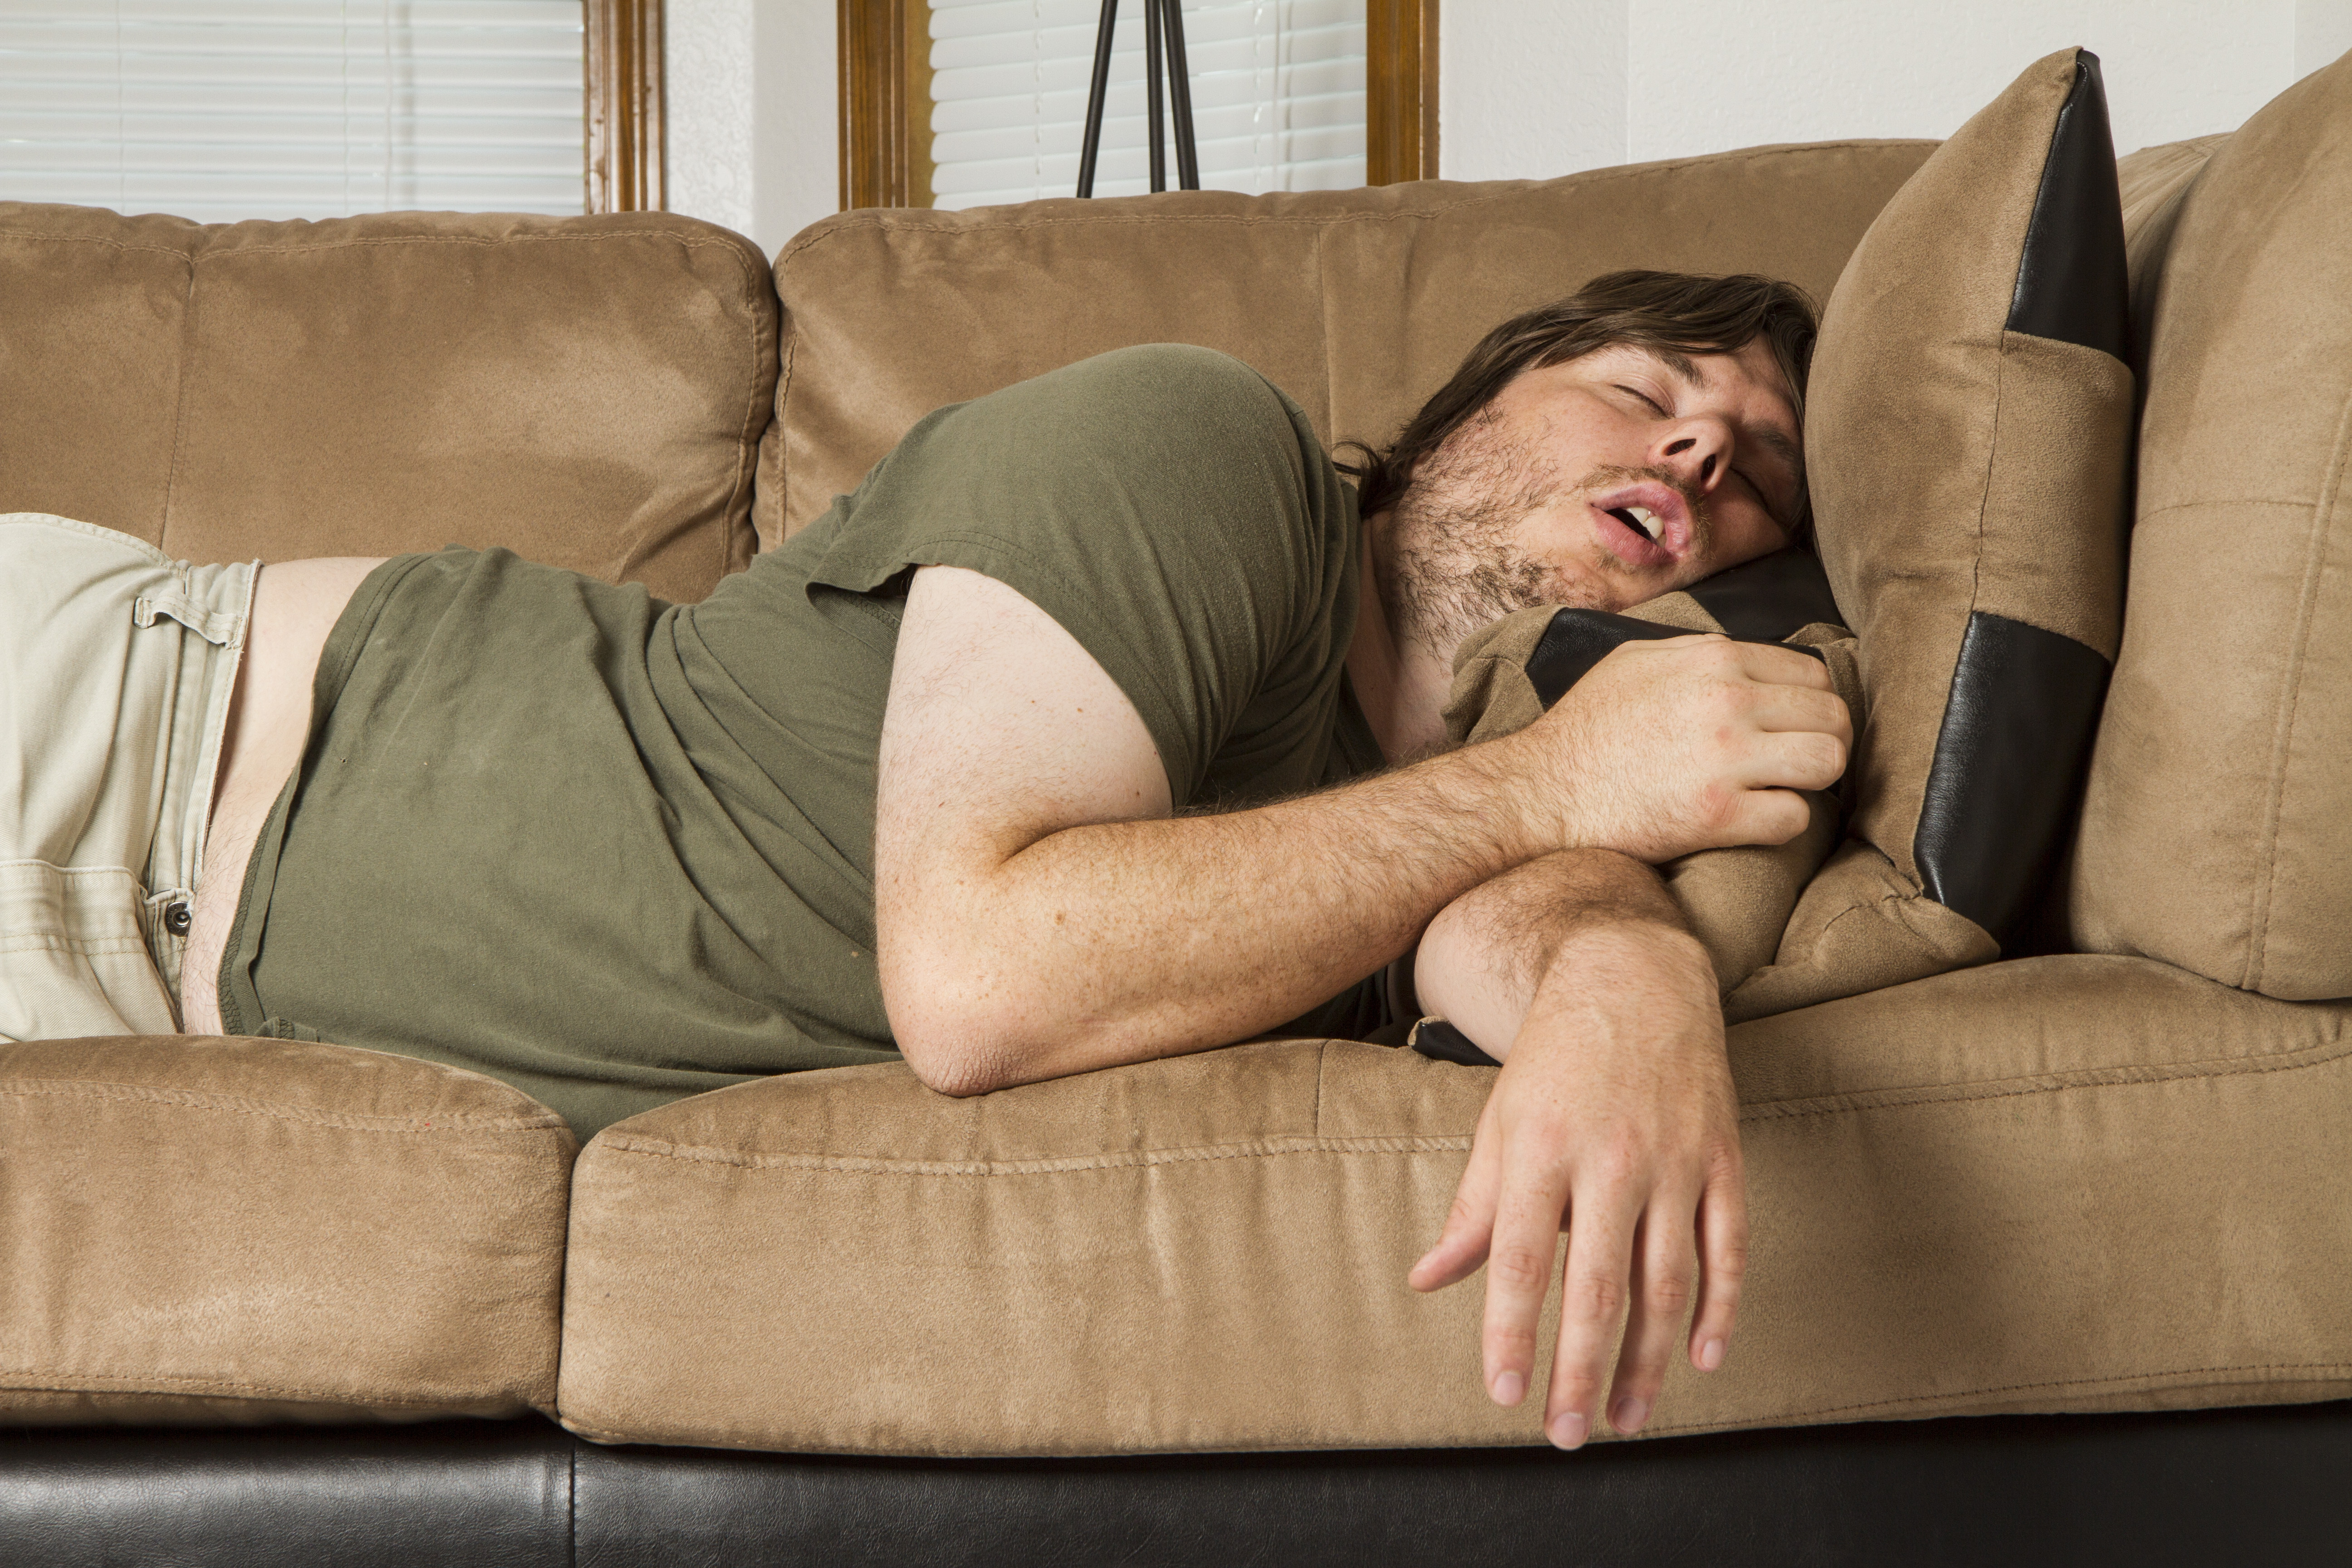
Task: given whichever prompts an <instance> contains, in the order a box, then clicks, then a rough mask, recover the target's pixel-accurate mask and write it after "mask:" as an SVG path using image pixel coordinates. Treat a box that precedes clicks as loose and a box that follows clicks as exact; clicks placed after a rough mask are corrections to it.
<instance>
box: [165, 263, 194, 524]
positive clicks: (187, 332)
mask: <svg viewBox="0 0 2352 1568" xmlns="http://www.w3.org/2000/svg"><path fill="white" fill-rule="evenodd" d="M181 259H182V261H183V262H184V264H185V269H186V274H187V288H186V291H185V292H184V294H183V295H182V296H181V300H180V356H179V358H180V363H179V374H177V375H176V376H174V377H173V387H172V458H171V461H170V462H169V463H167V464H166V465H165V466H164V468H163V515H162V516H161V517H159V518H157V519H156V520H155V545H156V548H157V549H159V550H162V549H163V541H164V539H165V538H167V537H168V536H169V535H170V533H171V529H172V499H173V496H174V495H175V494H176V493H177V492H178V490H179V488H180V454H181V452H182V451H183V450H184V448H185V447H186V443H187V436H188V384H189V383H190V382H192V381H194V379H195V370H196V352H197V343H198V341H199V340H198V337H197V333H196V257H195V252H194V251H193V250H192V251H189V252H186V253H185V254H184V255H183V256H182V258H181ZM165 553H166V554H169V553H171V552H169V551H168V550H166V551H165Z"/></svg>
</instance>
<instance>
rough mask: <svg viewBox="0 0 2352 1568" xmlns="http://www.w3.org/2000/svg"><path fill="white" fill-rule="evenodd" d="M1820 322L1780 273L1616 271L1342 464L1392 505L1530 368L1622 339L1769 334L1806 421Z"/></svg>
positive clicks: (1728, 340) (1374, 504) (1379, 505)
mask: <svg viewBox="0 0 2352 1568" xmlns="http://www.w3.org/2000/svg"><path fill="white" fill-rule="evenodd" d="M1819 330H1820V329H1819V324H1818V322H1817V321H1816V319H1815V316H1814V310H1813V301H1812V300H1811V298H1810V297H1809V296H1808V295H1807V294H1806V293H1805V291H1804V290H1803V289H1800V288H1798V287H1797V286H1796V285H1795V284H1793V283H1783V282H1781V281H1780V280H1779V279H1773V278H1759V277H1758V276H1756V275H1755V274H1753V273H1738V274H1735V275H1733V276H1731V277H1728V278H1703V277H1696V276H1694V275H1692V274H1690V273H1686V272H1638V271H1636V272H1611V273H1607V274H1605V275H1603V276H1601V277H1599V278H1595V279H1593V280H1592V281H1591V282H1590V283H1587V284H1586V285H1585V286H1584V287H1583V288H1581V289H1578V290H1577V291H1576V292H1575V293H1573V294H1570V296H1569V297H1568V298H1567V299H1565V300H1557V301H1555V302H1553V303H1552V304H1549V305H1542V306H1538V308H1536V309H1535V310H1529V311H1528V312H1527V313H1526V314H1524V315H1518V316H1514V317H1512V318H1511V319H1510V320H1509V321H1505V322H1504V323H1503V324H1502V325H1501V326H1499V327H1496V329H1495V330H1494V331H1491V332H1488V333H1487V334H1486V337H1485V338H1483V339H1481V340H1480V341H1479V343H1478V346H1477V347H1476V348H1475V349H1472V350H1471V351H1470V354H1469V357H1468V358H1466V359H1465V360H1464V361H1463V362H1462V368H1460V369H1459V370H1457V371H1455V372H1454V378H1453V379H1452V380H1451V381H1448V382H1447V383H1446V384H1444V386H1442V387H1440V388H1438V391H1437V395H1435V396H1434V397H1432V398H1431V399H1430V400H1429V401H1428V402H1427V403H1424V404H1423V405H1422V408H1421V412H1420V413H1418V414H1416V415H1414V416H1412V419H1411V420H1410V421H1409V422H1408V423H1407V424H1406V425H1405V427H1404V428H1403V429H1402V431H1400V432H1399V433H1398V435H1397V438H1396V440H1395V442H1394V443H1393V444H1392V445H1391V446H1390V447H1388V449H1387V450H1385V451H1374V450H1373V449H1372V448H1371V447H1367V446H1365V445H1364V444H1363V443H1362V442H1360V441H1343V442H1341V443H1340V447H1341V448H1342V449H1343V450H1344V449H1346V448H1349V447H1352V448H1353V449H1354V450H1355V451H1357V452H1358V453H1360V454H1361V455H1362V461H1361V462H1357V463H1341V464H1339V471H1340V472H1341V473H1343V474H1349V475H1351V476H1353V477H1354V479H1355V480H1356V489H1357V492H1358V509H1359V510H1360V511H1361V512H1362V514H1363V515H1364V516H1366V517H1370V515H1371V514H1372V513H1374V512H1376V511H1384V510H1387V509H1388V508H1390V507H1391V506H1394V505H1395V504H1396V502H1397V499H1398V498H1399V497H1401V496H1402V495H1403V494H1404V492H1405V490H1406V489H1407V488H1408V487H1409V486H1410V485H1411V484H1412V470H1413V466H1414V465H1415V464H1417V463H1419V462H1420V461H1421V459H1422V458H1425V457H1427V456H1428V455H1429V454H1430V453H1432V452H1433V451H1435V450H1437V448H1438V447H1441V446H1443V445H1444V443H1445V438H1446V437H1449V436H1451V435H1453V434H1454V431H1456V430H1458V429H1460V428H1461V427H1462V426H1463V425H1464V424H1465V422H1466V421H1467V420H1469V418H1470V417H1471V416H1473V415H1475V414H1476V413H1477V412H1478V411H1479V410H1480V409H1482V408H1484V407H1486V405H1487V404H1488V403H1489V402H1490V401H1492V400H1493V398H1494V396H1495V395H1496V393H1498V392H1500V391H1502V390H1503V388H1504V387H1506V386H1507V385H1509V384H1511V382H1513V381H1514V380H1516V379H1517V377H1518V376H1519V375H1520V374H1522V373H1523V372H1526V371H1530V370H1542V369H1544V368H1546V367H1547V366H1550V365H1555V364H1564V363H1567V362H1568V361H1570V360H1572V359H1580V358H1581V357H1583V356H1584V355H1586V354H1589V353H1593V352H1594V351H1595V350H1597V349H1605V348H1609V347H1612V346H1613V345H1615V344H1618V343H1632V344H1633V345H1634V346H1636V347H1639V348H1645V349H1654V350H1657V351H1659V352H1661V353H1675V354H1727V353H1738V351H1739V350H1741V349H1743V348H1746V347H1747V346H1748V344H1749V343H1751V342H1755V341H1756V340H1757V339H1758V338H1762V339H1763V340H1764V341H1765V342H1766V343H1767V344H1769V346H1770V348H1771V350H1772V360H1773V363H1776V364H1778V365H1779V366H1780V374H1781V375H1782V376H1784V377H1785V378H1787V380H1788V383H1789V389H1790V395H1791V396H1792V397H1793V398H1794V400H1795V402H1796V406H1797V417H1798V419H1799V420H1800V421H1802V420H1803V418H1804V415H1805V373H1806V371H1807V370H1808V369H1809V368H1810V367H1811V363H1812V359H1813V339H1814V337H1815V335H1816V334H1817V332H1818V331H1819ZM1811 511H1812V509H1811V505H1810V503H1808V502H1807V501H1806V500H1805V499H1804V496H1803V494H1802V491H1800V493H1799V497H1798V515H1797V516H1796V517H1794V518H1792V519H1790V524H1791V526H1792V527H1793V528H1794V529H1795V530H1796V531H1797V533H1798V535H1799V536H1800V537H1803V536H1804V535H1805V534H1807V533H1809V532H1810V531H1811V522H1812V517H1811Z"/></svg>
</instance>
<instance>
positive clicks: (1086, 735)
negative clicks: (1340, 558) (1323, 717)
mask: <svg viewBox="0 0 2352 1568" xmlns="http://www.w3.org/2000/svg"><path fill="white" fill-rule="evenodd" d="M1625 651H1626V650H1621V653H1620V654H1613V655H1612V656H1611V658H1609V659H1608V660H1604V661H1603V665H1602V666H1601V668H1596V669H1595V671H1594V672H1593V674H1592V675H1591V676H1588V677H1587V678H1586V679H1585V680H1584V681H1583V682H1580V685H1579V687H1578V689H1577V690H1576V691H1575V692H1573V693H1571V695H1570V700H1566V701H1563V702H1562V703H1561V704H1560V705H1559V707H1558V708H1556V709H1555V710H1553V712H1552V713H1550V714H1548V715H1547V716H1546V717H1545V718H1544V719H1543V720H1541V721H1538V723H1537V724H1535V725H1532V726H1530V727H1529V728H1528V730H1526V731H1521V732H1520V733H1519V734H1517V735H1515V736H1511V737H1508V738H1507V739H1506V740H1503V741H1497V742H1490V743H1488V744H1486V745H1483V746H1478V747H1471V748H1465V749H1464V750H1462V751H1459V752H1453V753H1450V754H1448V755H1445V756H1443V757H1438V758H1434V759H1432V760H1431V761H1429V762H1425V763H1418V764H1415V765H1414V766H1412V767H1409V768H1404V769H1400V770H1398V771H1396V772H1393V773H1385V774H1381V775H1379V776H1377V777H1374V778H1371V779H1368V780H1363V781H1360V782H1359V783H1356V784H1350V785H1347V786H1345V787H1343V788H1340V789H1338V790H1334V791H1329V792H1327V793H1324V794H1321V795H1311V796H1307V797H1304V798H1301V799H1297V800H1291V801H1286V802H1283V803H1280V804H1277V805H1269V806H1265V807H1262V808H1259V809H1256V810H1252V811H1244V812H1235V813H1232V814H1229V815H1225V816H1198V817H1186V818H1181V819H1173V820H1171V818H1170V817H1169V812H1170V809H1171V800H1170V794H1169V788H1168V782H1167V778H1166V774H1165V773H1164V771H1163V770H1162V768H1161V766H1160V760H1159V754H1158V752H1157V750H1156V749H1155V748H1154V746H1153V744H1152V742H1151V740H1150V733H1149V731H1146V730H1145V728H1144V726H1143V723H1142V721H1141V719H1140V717H1139V715H1138V714H1137V713H1136V711H1135V709H1134V707H1133V705H1132V704H1131V703H1130V702H1129V701H1128V700H1127V698H1126V697H1125V695H1124V694H1123V693H1122V692H1121V691H1120V690H1119V689H1118V687H1117V685H1116V684H1115V683H1113V682H1112V681H1111V679H1110V678H1109V677H1108V675H1107V674H1105V673H1104V671H1103V670H1102V668H1101V667H1100V666H1099V665H1097V663H1096V662H1095V660H1094V659H1093V658H1091V657H1089V656H1088V655H1087V653H1086V651H1085V650H1084V649H1083V648H1082V647H1080V646H1079V645H1078V644H1077V643H1076V640H1075V639H1073V638H1072V637H1070V636H1069V634H1068V633H1067V632H1066V631H1065V630H1063V629H1062V627H1061V626H1058V625H1056V624H1055V622H1054V621H1053V620H1052V619H1051V618H1050V617H1048V616H1045V614H1044V612H1042V611H1040V610H1038V609H1037V608H1036V607H1035V606H1034V605H1031V604H1030V603H1029V602H1028V601H1027V600H1026V599H1024V598H1023V597H1022V596H1021V595H1019V594H1017V593H1015V592H1014V591H1013V590H1012V589H1011V588H1008V587H1006V586H1004V585H1003V584H1000V583H997V582H995V581H993V580H992V579H990V578H987V577H984V576H982V575H980V574H975V573H971V572H965V571H961V570H958V569H954V568H949V567H928V568H925V569H923V570H921V571H919V572H918V573H917V574H916V575H915V579H914V583H913V585H912V587H911V588H910V590H909V593H908V604H907V610H906V615H905V617H904V620H903V622H902V626H901V630H900V633H899V640H898V655H897V661H896V665H895V668H894V671H893V675H892V681H891V691H890V700H889V707H888V710H887V716H886V719H885V721H884V725H883V732H882V745H881V760H880V781H879V785H878V790H877V822H876V834H875V863H876V920H877V944H878V954H877V956H878V959H879V963H880V967H881V979H882V991H883V1001H884V1005H885V1006H886V1008H887V1011H888V1014H889V1017H890V1022H891V1027H892V1031H893V1033H894V1036H895V1037H896V1038H897V1039H898V1044H899V1047H900V1048H901V1049H902V1050H904V1051H905V1053H906V1055H907V1059H908V1063H909V1064H910V1065H911V1066H912V1067H913V1068H915V1070H916V1072H917V1073H918V1074H919V1076H921V1077H922V1079H924V1081H925V1082H926V1083H929V1084H930V1085H931V1086H932V1087H933V1088H936V1089H942V1090H945V1091H947V1092H950V1093H974V1092H980V1091H982V1090H985V1089H993V1088H1000V1087H1003V1086H1006V1085H1010V1084H1015V1083H1025V1082H1029V1081H1032V1080H1034V1079H1046V1078H1055V1077H1059V1076H1062V1075H1065V1074H1068V1073H1074V1072H1081V1071H1086V1070H1088V1069H1091V1068H1100V1067H1108V1066H1113V1065H1117V1064H1118V1063H1122V1062H1130V1061H1140V1060H1147V1059H1150V1058H1156V1057H1161V1056H1168V1055H1173V1054H1176V1053H1179V1052H1183V1051H1190V1050H1198V1049H1202V1048H1204V1047H1211V1046H1215V1045H1220V1044H1223V1043H1225V1042H1227V1041H1231V1040H1235V1039H1240V1038H1244V1037H1247V1036H1249V1035H1252V1034H1255V1033H1256V1032H1258V1031H1260V1030H1263V1029H1265V1028H1267V1027H1269V1026H1273V1025H1275V1024H1277V1023H1280V1022H1281V1021H1282V1020H1284V1019H1286V1018H1289V1017H1293V1016H1297V1014H1298V1013H1300V1012H1302V1011H1304V1010H1305V1009H1307V1007H1310V1006H1312V1005H1315V1004H1316V1003H1318V1002H1321V1001H1323V1000H1325V999H1327V998H1328V997H1329V996H1331V995H1332V994H1336V993H1337V992H1338V991H1339V990H1340V989H1341V988H1342V987H1344V986H1345V985H1347V984H1350V983H1352V982H1353V981H1354V980H1356V979H1358V978H1360V977H1361V976H1362V975H1364V974H1367V973H1371V972H1372V971H1373V970H1374V969H1377V968H1378V967H1379V966H1380V965H1381V963H1385V962H1387V961H1388V960H1389V959H1390V958H1391V957H1393V956H1395V955H1396V954H1397V953H1399V952H1402V951H1404V949H1405V948H1406V947H1407V946H1408V945H1409V944H1410V943H1411V942H1412V939H1413V938H1414V936H1415V935H1416V934H1417V933H1418V932H1419V931H1421V929H1422V927H1423V925H1424V924H1425V923H1426V922H1427V921H1429V919H1430V917H1431V916H1432V915H1433V914H1435V913H1436V912H1437V910H1440V909H1442V908H1444V906H1445V905H1446V904H1447V903H1449V902H1451V901H1452V900H1454V899H1455V898H1458V897H1459V896H1461V895H1462V894H1463V893H1465V892H1467V891H1468V890H1469V889H1472V888H1474V887H1476V886H1477V885H1478V884H1480V883H1482V882H1485V881H1486V880H1488V879H1491V878H1493V877H1495V876H1496V875H1499V874H1500V873H1502V872H1504V871H1507V870H1508V869H1510V868H1512V867H1514V866H1517V865H1519V864H1521V863H1523V862H1525V861H1527V860H1529V859H1531V858H1535V857H1536V856H1538V855H1541V854H1545V853H1548V852H1549V851H1551V850H1554V849H1557V848H1560V847H1570V846H1584V845H1592V844H1608V845H1612V846H1614V847H1621V848H1623V849H1626V850H1628V851H1629V852H1632V853H1634V854H1637V855H1641V856H1643V857H1644V858H1669V857H1671V856H1674V855H1678V854H1682V853H1685V852H1687V851H1688V850H1689V849H1692V848H1696V847H1701V846H1702V845H1706V844H1731V843H1770V842H1779V841H1780V840H1782V839H1785V838H1786V837H1789V836H1790V834H1791V833H1793V832H1795V831H1796V830H1797V828H1798V827H1799V826H1801V825H1802V823H1803V821H1804V819H1805V818H1804V812H1805V807H1804V805H1803V803H1802V802H1801V800H1800V799H1799V798H1798V797H1797V796H1795V795H1790V794H1787V793H1786V791H1787V790H1789V789H1790V788H1817V787H1821V786H1822V785H1825V784H1828V783H1829V782H1831V781H1832V779H1834V778H1835V776H1836V774H1837V773H1838V772H1839V771H1840V770H1842V769H1843V763H1844V739H1845V736H1844V728H1843V727H1844V722H1845V721H1844V715H1843V708H1842V706H1840V705H1839V704H1838V703H1837V700H1836V699H1835V697H1834V695H1833V694H1832V693H1831V692H1830V691H1829V690H1828V689H1827V684H1828V683H1827V678H1826V676H1825V675H1822V674H1821V673H1820V667H1819V666H1818V665H1817V664H1816V663H1814V661H1812V660H1811V659H1807V658H1803V657H1801V656H1800V655H1795V654H1790V653H1788V652H1786V651H1785V650H1781V649H1777V648H1755V647H1746V646H1744V645H1736V644H1730V643H1726V642H1723V641H1722V640H1720V639H1696V638H1694V639H1677V640H1676V641H1675V642H1671V643H1664V642H1662V643H1653V644H1643V645H1635V647H1634V648H1633V650H1631V651H1632V652H1633V657H1632V658H1625V657H1622V655H1623V653H1624V652H1625ZM1759 670H1760V672H1761V673H1760V674H1759ZM1768 677H1769V679H1767V678H1768Z"/></svg>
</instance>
